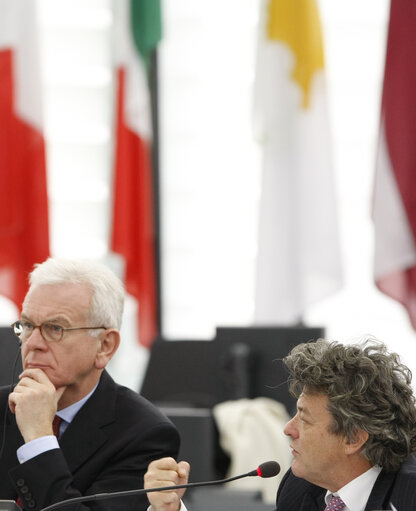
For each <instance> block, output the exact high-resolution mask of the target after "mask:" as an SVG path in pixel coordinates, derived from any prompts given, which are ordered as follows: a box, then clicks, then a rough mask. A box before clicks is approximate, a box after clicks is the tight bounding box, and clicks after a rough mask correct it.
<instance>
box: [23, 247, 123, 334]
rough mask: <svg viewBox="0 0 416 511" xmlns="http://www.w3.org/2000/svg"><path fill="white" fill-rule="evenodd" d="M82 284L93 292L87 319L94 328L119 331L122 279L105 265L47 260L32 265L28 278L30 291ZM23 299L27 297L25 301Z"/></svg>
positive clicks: (66, 260)
mask: <svg viewBox="0 0 416 511" xmlns="http://www.w3.org/2000/svg"><path fill="white" fill-rule="evenodd" d="M68 283H70V284H84V285H86V286H87V287H88V288H89V289H91V291H92V300H91V304H90V308H89V310H88V311H87V317H86V319H87V320H89V321H92V322H94V325H93V326H101V325H103V326H105V327H106V328H116V329H117V330H119V329H120V326H121V318H122V315H123V308H124V298H125V290H124V286H123V283H122V282H121V280H120V279H119V278H118V277H117V276H116V275H115V274H114V273H113V272H112V271H111V270H110V269H109V268H108V267H107V266H105V265H104V264H102V263H98V262H96V261H88V260H69V259H57V258H52V257H50V258H48V259H47V260H46V261H44V262H43V263H41V264H35V267H34V270H33V271H32V272H31V273H30V275H29V284H30V288H29V291H28V293H27V295H26V297H27V296H28V295H29V294H30V292H31V291H32V290H33V289H34V288H36V287H38V286H42V285H54V284H68ZM25 300H26V298H25Z"/></svg>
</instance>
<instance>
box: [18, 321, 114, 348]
mask: <svg viewBox="0 0 416 511" xmlns="http://www.w3.org/2000/svg"><path fill="white" fill-rule="evenodd" d="M17 323H23V320H21V319H18V320H17V321H15V322H14V323H12V324H11V325H10V326H11V327H12V328H13V333H14V334H15V336H16V337H17V338H18V339H19V341H20V342H22V343H24V342H26V341H27V340H28V339H29V337H30V336H31V335H32V334H33V332H34V331H35V330H36V328H39V332H40V335H41V336H42V339H43V340H44V341H45V342H47V343H50V342H61V341H62V339H63V337H64V333H65V332H66V331H68V330H99V329H103V330H108V328H107V327H106V326H75V327H64V326H61V325H58V324H56V323H53V322H51V321H45V322H43V323H41V324H40V325H34V324H32V323H31V324H32V326H33V330H32V333H31V334H30V335H29V337H27V338H26V339H25V340H23V339H22V338H21V337H20V336H19V335H18V334H17V333H16V325H17ZM27 323H30V321H27ZM46 324H50V325H55V326H58V327H59V328H60V329H61V338H60V339H59V340H57V341H49V340H48V339H46V338H45V336H44V335H43V332H42V326H43V325H46Z"/></svg>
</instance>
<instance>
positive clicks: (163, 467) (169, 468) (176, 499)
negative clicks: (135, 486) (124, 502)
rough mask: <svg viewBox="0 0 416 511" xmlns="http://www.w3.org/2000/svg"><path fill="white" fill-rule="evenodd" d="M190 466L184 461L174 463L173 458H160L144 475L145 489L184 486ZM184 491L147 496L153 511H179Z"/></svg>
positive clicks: (151, 464)
mask: <svg viewBox="0 0 416 511" xmlns="http://www.w3.org/2000/svg"><path fill="white" fill-rule="evenodd" d="M189 470H190V466H189V463H187V462H186V461H180V462H179V463H176V461H175V460H174V459H173V458H161V459H160V460H155V461H152V462H151V463H150V465H149V466H148V468H147V472H146V474H145V475H144V487H145V488H157V487H158V486H171V485H177V484H186V483H187V482H188V477H189ZM184 493H185V489H181V490H174V491H163V492H152V493H148V494H147V498H148V499H149V502H150V504H151V505H152V507H153V509H154V511H179V509H180V506H181V498H182V496H183V494H184Z"/></svg>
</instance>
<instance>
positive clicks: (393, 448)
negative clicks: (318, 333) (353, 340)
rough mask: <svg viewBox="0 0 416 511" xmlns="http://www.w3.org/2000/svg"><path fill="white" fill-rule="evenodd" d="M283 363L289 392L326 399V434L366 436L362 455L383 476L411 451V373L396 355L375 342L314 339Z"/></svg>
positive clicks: (415, 442)
mask: <svg viewBox="0 0 416 511" xmlns="http://www.w3.org/2000/svg"><path fill="white" fill-rule="evenodd" d="M284 363H285V365H286V367H287V368H288V370H289V372H290V377H289V389H290V392H291V394H292V395H293V396H294V397H296V398H298V397H299V396H300V394H301V393H302V392H304V393H306V394H308V393H312V394H313V393H318V394H325V395H327V396H328V411H329V413H330V414H331V416H332V418H333V421H332V424H331V426H330V432H331V433H334V434H341V435H345V436H346V437H347V438H348V439H350V440H351V441H353V440H354V438H355V436H356V433H357V431H358V430H360V429H361V430H364V431H366V432H367V433H368V434H369V438H368V440H367V442H366V443H365V444H364V446H363V447H362V449H361V454H362V455H363V456H364V457H365V458H366V459H368V460H369V461H370V463H372V464H374V465H379V466H381V467H383V468H384V469H385V470H388V471H393V470H397V469H398V468H399V467H400V465H401V464H402V463H403V462H404V461H405V460H406V459H407V458H409V456H410V455H411V454H412V453H414V452H415V451H416V407H415V397H414V395H413V391H412V388H411V380H412V373H411V371H410V369H409V368H408V367H406V366H405V365H404V364H402V363H401V362H400V358H399V356H398V355H397V354H396V353H389V352H388V350H387V347H386V346H385V345H384V344H383V343H381V342H379V341H377V340H376V339H374V338H371V339H368V340H366V341H364V342H363V343H361V344H350V345H344V344H340V343H338V342H330V341H326V340H323V339H319V340H318V341H316V342H310V343H304V344H299V345H298V346H295V348H293V349H292V351H291V352H290V353H289V355H288V356H287V357H286V358H285V359H284Z"/></svg>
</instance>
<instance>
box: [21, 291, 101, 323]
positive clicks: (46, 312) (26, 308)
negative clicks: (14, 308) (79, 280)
mask: <svg viewBox="0 0 416 511" xmlns="http://www.w3.org/2000/svg"><path fill="white" fill-rule="evenodd" d="M91 300H92V291H91V289H90V288H89V287H88V286H87V285H86V284H75V283H60V284H41V285H37V286H34V287H31V288H30V289H29V291H28V293H27V295H26V297H25V300H24V302H23V306H22V316H23V315H24V316H25V317H29V318H30V319H32V320H36V321H46V320H51V319H53V318H55V317H63V318H67V319H68V321H72V320H84V319H86V317H87V316H88V315H89V311H90V305H91Z"/></svg>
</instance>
